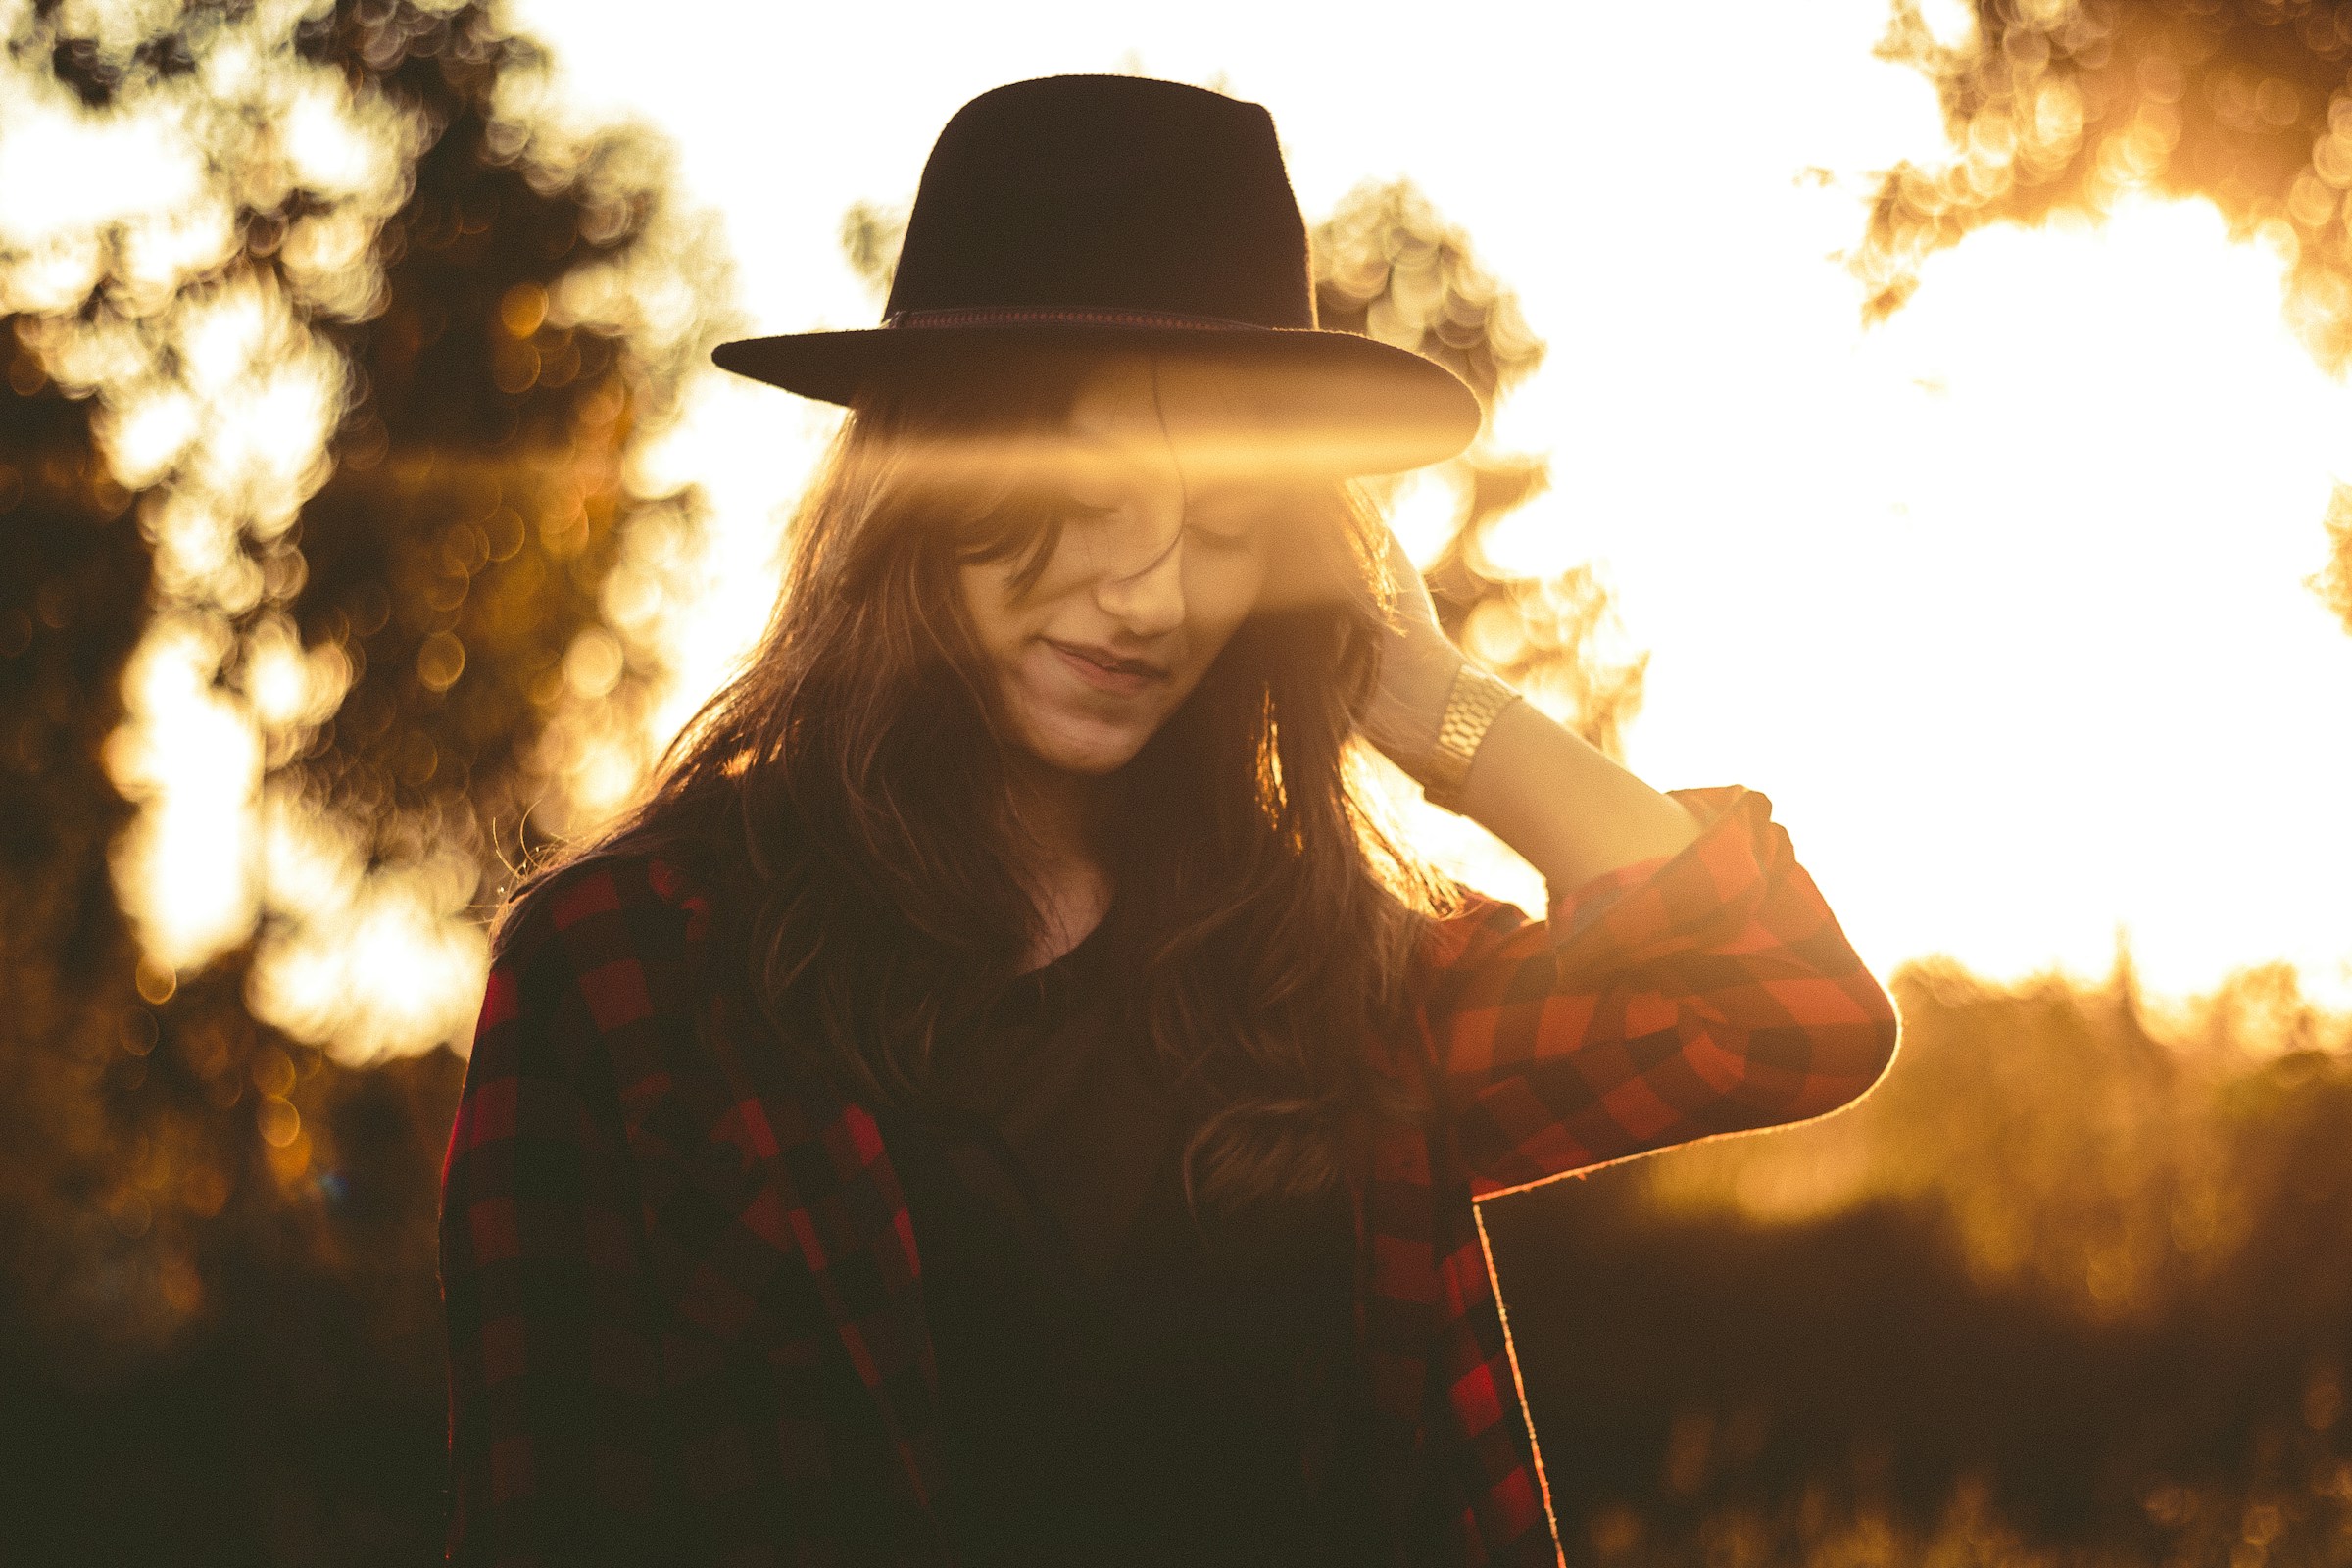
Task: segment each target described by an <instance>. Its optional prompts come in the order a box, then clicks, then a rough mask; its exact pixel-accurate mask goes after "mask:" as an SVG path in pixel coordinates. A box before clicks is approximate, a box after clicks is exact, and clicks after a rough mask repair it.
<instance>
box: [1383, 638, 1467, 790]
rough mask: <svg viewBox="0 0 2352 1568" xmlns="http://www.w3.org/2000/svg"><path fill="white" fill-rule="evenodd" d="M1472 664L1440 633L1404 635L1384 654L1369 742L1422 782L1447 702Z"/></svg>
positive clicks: (1435, 743)
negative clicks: (1456, 680) (1460, 675)
mask: <svg viewBox="0 0 2352 1568" xmlns="http://www.w3.org/2000/svg"><path fill="white" fill-rule="evenodd" d="M1467 662H1468V661H1466V660H1465V659H1463V657H1462V654H1461V650H1459V649H1457V648H1455V647H1454V646H1453V644H1452V643H1450V642H1448V641H1446V637H1445V635H1444V634H1443V633H1441V632H1438V631H1437V630H1436V629H1435V628H1432V629H1431V631H1430V632H1429V634H1428V635H1426V636H1413V635H1400V636H1398V637H1397V639H1396V641H1395V642H1393V643H1392V644H1391V645H1390V646H1389V647H1388V648H1387V649H1386V650H1384V653H1383V658H1382V661H1381V669H1380V687H1379V690H1377V691H1376V692H1375V693H1374V694H1373V698H1372V705H1371V708H1370V710H1369V711H1367V712H1366V713H1365V714H1364V726H1363V727H1364V737H1365V739H1367V740H1369V741H1371V743H1372V744H1373V745H1374V746H1377V747H1379V748H1380V751H1381V754H1382V755H1383V756H1385V757H1387V758H1388V760H1390V761H1392V762H1395V763H1396V764H1397V766H1398V767H1400V768H1402V769H1403V770H1404V771H1405V773H1406V774H1407V775H1409V776H1410V777H1411V778H1413V779H1414V780H1415V781H1416V782H1418V781H1419V780H1420V779H1421V777H1422V775H1423V774H1424V773H1425V772H1426V771H1427V770H1428V768H1429V765H1430V759H1431V758H1432V757H1433V756H1434V755H1435V753H1436V750H1437V744H1438V729H1439V726H1440V725H1442V724H1443V723H1444V722H1445V719H1446V698H1447V697H1448V696H1449V695H1450V694H1451V692H1452V690H1453V681H1454V676H1455V675H1456V674H1457V673H1458V672H1459V671H1460V670H1461V669H1462V667H1463V665H1464V664H1466V663H1467Z"/></svg>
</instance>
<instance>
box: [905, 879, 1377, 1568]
mask: <svg viewBox="0 0 2352 1568" xmlns="http://www.w3.org/2000/svg"><path fill="white" fill-rule="evenodd" d="M1108 923H1109V922H1107V921H1105V922H1104V925H1103V926H1102V927H1098V928H1097V930H1096V931H1095V932H1094V933H1093V934H1091V935H1090V936H1089V937H1088V938H1087V939H1086V940H1085V941H1083V942H1081V943H1080V944H1079V945H1078V946H1077V947H1075V948H1073V949H1071V950H1070V952H1068V953H1067V954H1064V955H1063V956H1061V957H1060V958H1058V959H1056V960H1055V961H1054V962H1053V963H1051V964H1049V965H1047V966H1046V967H1045V968H1043V969H1040V970H1037V971H1034V972H1033V973H1032V974H1030V975H1027V976H1024V977H1023V979H1022V980H1021V981H1020V982H1019V983H1018V984H1017V985H1016V986H1015V987H1014V988H1013V991H1012V993H1011V994H1010V995H1009V996H1008V997H1007V998H1006V999H1005V1002H1004V1003H1003V1004H1002V1005H1000V1006H999V1007H998V1008H997V1009H996V1010H995V1011H994V1013H993V1014H992V1015H991V1016H990V1018H989V1019H988V1020H987V1023H986V1025H985V1027H983V1028H981V1029H979V1030H977V1031H975V1032H974V1034H973V1035H972V1037H970V1038H969V1039H967V1040H964V1041H959V1042H956V1045H955V1049H954V1050H953V1052H950V1051H948V1050H947V1049H945V1048H943V1051H942V1060H941V1064H940V1069H939V1070H940V1083H939V1090H938V1094H937V1097H936V1104H935V1105H934V1106H933V1107H932V1108H930V1109H927V1110H926V1111H923V1112H919V1113H918V1112H913V1111H906V1110H902V1111H898V1112H895V1113H892V1114H890V1115H888V1116H885V1117H884V1118H883V1121H882V1127H883V1138H884V1143H885V1146H886V1147H887V1148H888V1149H889V1150H890V1152H891V1155H892V1162H893V1164H894V1165H895V1166H896V1167H897V1169H898V1171H899V1174H900V1178H901V1180H902V1182H903V1183H904V1184H905V1187H906V1190H907V1210H908V1214H909V1217H910V1218H911V1220H912V1222H913V1225H914V1234H915V1244H916V1247H917V1250H918V1251H919V1253H920V1256H921V1259H922V1265H923V1281H922V1283H923V1298H924V1304H925V1311H926V1314H927V1316H928V1319H929V1322H930V1328H931V1336H932V1341H933V1345H934V1348H935V1349H936V1351H937V1354H938V1360H939V1378H940V1399H941V1418H942V1419H941V1429H942V1430H941V1437H942V1440H943V1450H942V1457H943V1460H944V1464H943V1470H944V1472H945V1477H946V1481H945V1484H946V1487H947V1489H948V1495H947V1496H946V1497H945V1499H944V1500H943V1505H942V1510H941V1514H942V1519H943V1521H944V1523H945V1525H946V1528H947V1530H948V1533H949V1537H950V1540H951V1542H952V1544H954V1545H955V1547H956V1550H957V1551H958V1553H959V1555H961V1556H962V1557H963V1558H964V1560H966V1561H968V1562H975V1563H977V1562H1014V1561H1017V1562H1025V1563H1041V1562H1060V1561H1090V1562H1097V1563H1100V1562H1111V1561H1116V1562H1122V1563H1138V1564H1142V1563H1160V1562H1168V1563H1178V1562H1183V1563H1199V1562H1255V1561H1264V1562H1269V1563H1271V1562H1282V1563H1321V1562H1333V1563H1340V1562H1346V1563H1351V1564H1352V1563H1363V1562H1370V1561H1376V1560H1379V1559H1380V1558H1381V1557H1382V1556H1383V1555H1384V1554H1383V1553H1382V1552H1381V1551H1379V1550H1378V1549H1376V1547H1375V1544H1374V1542H1373V1540H1372V1539H1371V1533H1372V1532H1373V1531H1374V1529H1375V1526H1374V1524H1373V1520H1374V1518H1375V1516H1376V1514H1377V1512H1378V1510H1376V1509H1375V1508H1374V1507H1373V1505H1372V1498H1371V1495H1370V1488H1369V1477H1370V1474H1371V1467H1370V1463H1369V1454H1368V1448H1367V1440H1368V1436H1369V1433H1368V1427H1367V1423H1366V1417H1365V1408H1366V1404H1365V1398H1366V1396H1365V1389H1364V1384H1363V1378H1362V1374H1361V1368H1360V1360H1359V1357H1358V1356H1357V1354H1356V1349H1355V1343H1354V1319H1353V1298H1352V1290H1351V1281H1352V1274H1353V1257H1354V1233H1353V1221H1352V1218H1351V1215H1350V1213H1349V1206H1348V1195H1347V1191H1346V1189H1345V1188H1344V1187H1340V1188H1335V1189H1333V1190H1331V1191H1329V1192H1327V1193H1324V1194H1321V1195H1319V1196H1317V1197H1316V1198H1314V1199H1311V1200H1301V1201H1288V1202H1277V1203H1268V1204H1265V1205H1262V1206H1260V1207H1258V1208H1255V1209H1252V1210H1250V1211H1249V1212H1246V1213H1243V1214H1240V1215H1233V1216H1218V1215H1215V1214H1204V1215H1203V1216H1202V1219H1201V1221H1200V1222H1199V1223H1196V1222H1195V1220H1194V1219H1193V1217H1192V1216H1191V1215H1190V1214H1189V1213H1188V1212H1187V1209H1186V1206H1185V1201H1184V1195H1183V1190H1182V1186H1181V1171H1180V1165H1179V1158H1180V1155H1181V1152H1182V1144H1183V1136H1184V1129H1185V1128H1186V1127H1188V1126H1189V1125H1190V1123H1189V1122H1188V1121H1187V1120H1186V1119H1185V1107H1184V1104H1183V1103H1182V1101H1181V1100H1180V1098H1179V1096H1178V1094H1177V1093H1176V1092H1175V1091H1174V1090H1173V1088H1172V1087H1171V1085H1170V1084H1169V1083H1168V1081H1167V1077H1166V1074H1165V1072H1164V1071H1163V1070H1162V1068H1161V1067H1160V1065H1159V1063H1158V1061H1157V1059H1156V1056H1155V1053H1154V1052H1153V1051H1152V1046H1151V1043H1150V1041H1149V1039H1148V1037H1147V1036H1146V1035H1145V1034H1144V1032H1143V1031H1142V1029H1141V1028H1140V1026H1138V1025H1136V1024H1134V1023H1132V1022H1130V1021H1129V1019H1128V1018H1127V1016H1126V1011H1127V1009H1126V1007H1125V1005H1124V1004H1125V1002H1126V1000H1127V999H1126V995H1125V988H1124V987H1122V986H1121V984H1120V983H1119V982H1120V973H1119V968H1118V965H1117V964H1116V962H1115V961H1114V959H1113V951H1112V946H1111V943H1110V942H1109V941H1108V940H1107V938H1106V936H1105V931H1106V928H1107V927H1108ZM951 1054H952V1055H953V1057H954V1059H953V1060H952V1061H951V1060H949V1059H947V1058H948V1057H949V1056H950V1055H951Z"/></svg>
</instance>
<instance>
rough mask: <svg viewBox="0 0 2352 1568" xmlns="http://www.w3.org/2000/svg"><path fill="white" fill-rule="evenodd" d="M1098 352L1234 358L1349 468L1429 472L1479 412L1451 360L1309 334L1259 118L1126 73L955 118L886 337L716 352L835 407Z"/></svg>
mask: <svg viewBox="0 0 2352 1568" xmlns="http://www.w3.org/2000/svg"><path fill="white" fill-rule="evenodd" d="M1097 349H1100V350H1115V349H1125V350H1135V351H1143V352H1150V353H1154V354H1175V355H1192V356H1202V357H1208V358H1213V359H1216V360H1218V361H1220V362H1226V363H1230V364H1232V365H1234V366H1235V367H1237V368H1242V369H1244V370H1246V371H1247V373H1248V376H1249V377H1250V381H1251V382H1252V384H1255V385H1257V386H1258V387H1259V388H1260V389H1261V392H1262V395H1261V396H1258V397H1255V398H1253V399H1252V400H1251V401H1252V404H1253V406H1254V407H1255V408H1256V409H1257V410H1258V411H1260V413H1261V416H1262V417H1263V418H1264V420H1265V421H1266V422H1268V423H1269V424H1271V425H1272V426H1273V427H1274V429H1275V430H1276V432H1277V434H1278V435H1279V436H1280V437H1281V438H1283V439H1285V440H1292V441H1296V442H1298V443H1299V444H1300V446H1301V448H1302V450H1312V451H1315V452H1318V453H1320V454H1321V455H1322V456H1323V458H1324V459H1325V460H1327V462H1328V466H1333V467H1335V468H1339V469H1342V470H1345V471H1348V472H1355V473H1377V472H1386V471H1392V470H1395V469H1398V468H1409V467H1413V466H1418V465H1420V464H1424V463H1433V462H1436V461H1437V460H1439V459H1441V458H1446V457H1451V456H1452V455H1453V454H1454V453H1456V452H1459V451H1460V450H1461V449H1462V448H1463V447H1464V446H1467V445H1468V444H1469V442H1470V439H1471V437H1472V436H1474V435H1476V434H1477V432H1478V422H1479V407H1478V400H1477V398H1476V397H1475V396H1474V395H1473V394H1472V393H1471V391H1470V389H1469V388H1468V387H1466V386H1464V385H1463V384H1462V383H1461V382H1460V381H1459V380H1458V379H1456V378H1455V377H1454V376H1453V375H1452V373H1451V372H1449V371H1447V370H1446V368H1444V367H1442V366H1440V365H1437V364H1435V363H1434V362H1432V361H1429V360H1425V359H1423V358H1422V357H1421V356H1419V355H1417V354H1412V353H1408V352H1406V351H1405V350H1403V349H1399V348H1395V347H1392V346H1391V345H1389V344H1386V343H1380V342H1376V341H1374V340H1373V339H1371V338H1368V337H1363V336H1359V335H1357V334H1356V333H1352V332H1326V331H1322V330H1320V329H1318V328H1317V327H1316V325H1315V294H1314V284H1313V280H1312V278H1311V276H1310V274H1309V271H1308V265H1307V247H1306V225H1305V223H1304V221H1302V220H1301V219H1300V218H1299V202H1298V198H1297V197H1295V196H1293V195H1292V194H1291V184H1290V177H1289V175H1288V174H1287V173H1286V172H1284V170H1283V164H1282V151H1281V148H1280V147H1279V146H1278V145H1277V143H1276V142H1275V139H1274V122H1273V119H1272V117H1270V116H1269V115H1268V114H1267V113H1266V111H1265V110H1264V109H1263V108H1262V107H1260V106H1259V105H1257V104H1252V103H1245V102H1242V101H1241V100H1239V99H1235V98H1228V97H1226V96H1224V95H1223V94H1221V93H1214V92H1208V91H1204V90H1203V89H1201V88H1199V87H1188V86H1185V85H1183V84H1182V83H1179V82H1172V81H1154V80H1151V79H1149V78H1146V77H1140V76H1046V77H1042V78H1040V79H1038V80H1035V81H1018V82H1013V83H1011V84H1010V85H1008V86H1004V87H998V88H995V89H993V90H991V91H989V92H985V93H982V94H981V95H980V96H979V97H977V98H975V99H973V100H972V101H971V102H970V103H968V104H965V105H964V106H963V107H962V108H961V109H959V110H957V111H956V116H955V118H954V119H952V120H950V121H949V122H948V123H947V128H946V129H944V130H942V131H941V132H940V134H939V141H938V143H937V144H936V145H934V146H933V148H932V149H931V157H930V161H929V162H928V163H926V164H925V165H924V166H923V178H922V183H921V185H920V186H919V187H918V189H917V190H916V192H915V198H914V209H913V211H912V213H911V214H910V215H909V216H908V218H907V237H906V240H905V243H904V244H903V246H902V247H901V250H900V253H899V266H898V274H897V277H896V280H895V281H894V282H893V284H892V286H891V291H890V301H889V303H888V304H887V305H886V306H885V307H884V313H883V322H882V325H880V326H879V327H875V328H872V329H870V330H866V331H850V332H795V333H788V334H786V335H784V336H781V337H755V338H743V339H739V340H737V341H735V342H732V343H722V344H720V345H719V346H718V347H717V348H716V349H714V350H713V351H712V352H711V359H712V360H713V361H715V362H716V363H717V364H718V365H719V366H721V367H722V368H726V369H729V370H733V371H735V372H737V373H738V374H742V375H748V376H751V377H752V378H754V379H755V380H760V381H766V382H769V383H770V384H772V385H775V386H780V387H783V388H785V389H786V390H788V391H792V392H798V393H800V394H802V395H803V396H806V397H812V398H821V399H823V400H824V401H826V402H829V403H844V404H846V403H852V402H855V401H856V399H857V398H858V393H859V391H860V390H861V389H863V388H865V387H868V386H871V385H874V384H876V383H878V382H881V381H884V380H887V379H889V378H894V377H904V376H909V375H914V376H922V375H948V374H970V373H974V372H975V370H977V371H978V372H979V373H986V369H987V368H988V367H989V366H990V365H992V364H1002V363H1004V362H1005V361H1006V360H1008V359H1010V358H1012V357H1015V356H1020V355H1024V354H1035V353H1037V352H1038V351H1041V350H1043V351H1049V352H1069V351H1077V352H1079V353H1081V354H1084V353H1086V352H1088V351H1092V350H1097Z"/></svg>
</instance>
